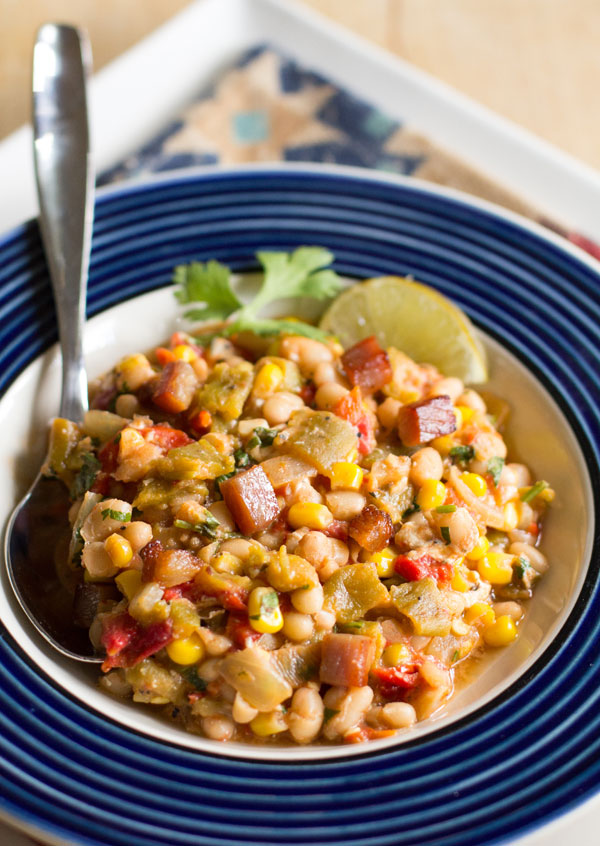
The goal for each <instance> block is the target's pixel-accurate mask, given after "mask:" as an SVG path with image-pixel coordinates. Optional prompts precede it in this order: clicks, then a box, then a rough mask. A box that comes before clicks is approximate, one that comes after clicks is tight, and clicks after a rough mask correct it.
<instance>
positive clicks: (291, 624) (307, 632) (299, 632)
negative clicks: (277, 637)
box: [282, 611, 315, 643]
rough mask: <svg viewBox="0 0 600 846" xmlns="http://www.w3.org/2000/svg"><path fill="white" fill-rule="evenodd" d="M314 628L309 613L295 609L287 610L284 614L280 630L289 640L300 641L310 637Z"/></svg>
mask: <svg viewBox="0 0 600 846" xmlns="http://www.w3.org/2000/svg"><path fill="white" fill-rule="evenodd" d="M314 630H315V627H314V623H313V619H312V617H311V616H310V614H300V613H299V612H297V611H288V612H287V613H286V614H284V617H283V629H282V631H283V633H284V635H285V636H286V637H287V638H288V639H289V640H294V641H296V642H297V643H302V641H304V640H308V639H309V638H310V637H312V634H313V632H314Z"/></svg>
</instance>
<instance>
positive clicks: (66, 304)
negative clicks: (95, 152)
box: [5, 24, 102, 662]
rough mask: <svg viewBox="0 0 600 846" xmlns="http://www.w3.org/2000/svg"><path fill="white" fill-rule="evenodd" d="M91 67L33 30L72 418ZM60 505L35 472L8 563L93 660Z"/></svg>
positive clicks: (46, 620)
mask: <svg viewBox="0 0 600 846" xmlns="http://www.w3.org/2000/svg"><path fill="white" fill-rule="evenodd" d="M90 68H91V50H90V46H89V43H88V41H87V38H86V36H85V35H84V34H83V33H81V32H79V31H78V30H77V29H75V28H74V27H71V26H63V25H58V24H46V25H45V26H42V27H41V29H40V30H39V32H38V35H37V39H36V43H35V47H34V53H33V134H34V146H33V154H34V161H35V170H36V179H37V189H38V198H39V204H40V228H41V233H42V241H43V243H44V249H45V252H46V258H47V261H48V267H49V270H50V277H51V281H52V288H53V292H54V300H55V305H56V313H57V318H58V333H59V338H60V347H61V353H62V365H63V371H62V393H61V401H60V411H59V416H60V417H67V418H68V419H70V420H74V421H76V422H81V421H82V420H83V415H84V413H85V411H86V410H87V407H88V405H87V403H88V400H87V378H86V373H85V366H84V361H83V345H82V336H83V323H84V320H85V300H86V288H87V272H88V264H89V254H90V245H91V235H92V221H93V212H94V171H93V167H92V163H91V155H90V143H89V128H88V118H87V98H86V79H87V77H88V75H89V72H90ZM68 508H69V497H68V492H67V490H66V487H65V485H64V484H63V483H62V482H60V481H58V480H53V479H48V478H44V477H42V476H41V475H39V474H38V476H37V478H36V479H35V481H34V483H33V485H32V486H31V488H30V489H29V491H28V493H27V494H26V495H25V497H24V499H23V500H21V502H20V503H19V505H18V506H17V507H16V509H15V510H14V512H13V514H12V516H11V519H10V521H9V524H8V527H7V531H6V538H5V557H6V566H7V570H8V576H9V579H10V582H11V585H12V587H13V590H14V592H15V594H16V597H17V599H18V601H19V603H20V604H21V607H22V608H23V610H24V611H25V613H26V614H27V616H28V617H29V619H30V621H31V622H32V623H33V625H34V626H35V627H36V629H37V630H38V632H39V633H40V634H41V635H43V637H44V638H45V639H46V640H47V641H48V642H49V643H50V644H52V646H54V647H55V648H56V649H58V650H59V651H60V652H62V653H63V655H67V656H68V657H70V658H76V659H77V660H79V661H87V662H98V661H101V660H102V656H100V655H97V654H96V653H95V650H94V647H93V646H92V643H91V642H90V639H89V636H88V632H87V631H86V629H85V628H82V627H81V626H77V625H75V623H74V622H73V619H74V615H73V596H74V591H75V587H76V585H75V581H73V583H71V584H69V579H68V578H65V575H64V573H63V574H61V575H59V573H58V572H57V567H56V565H55V555H57V552H58V550H57V545H59V543H60V535H61V533H62V534H64V533H65V531H67V532H68V529H69V523H68V519H67V512H68ZM59 557H60V553H58V555H57V558H59Z"/></svg>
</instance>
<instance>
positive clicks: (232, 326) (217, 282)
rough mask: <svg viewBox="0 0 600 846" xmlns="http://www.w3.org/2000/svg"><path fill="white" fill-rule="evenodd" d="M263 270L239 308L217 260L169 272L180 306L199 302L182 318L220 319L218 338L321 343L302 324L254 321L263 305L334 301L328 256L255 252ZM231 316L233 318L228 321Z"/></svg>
mask: <svg viewBox="0 0 600 846" xmlns="http://www.w3.org/2000/svg"><path fill="white" fill-rule="evenodd" d="M256 256H257V258H258V260H259V262H260V263H261V265H262V267H263V270H264V277H263V280H262V283H261V286H260V288H259V290H258V293H257V294H256V296H255V297H254V299H253V300H252V301H251V302H250V303H248V304H247V305H242V303H241V302H240V301H239V300H238V298H237V297H236V295H235V294H234V293H233V291H232V289H231V275H230V271H229V269H228V268H227V267H225V265H222V264H220V263H219V262H218V261H214V260H213V261H208V262H206V263H204V264H203V263H201V262H192V263H191V264H189V265H181V266H179V267H176V268H175V271H174V275H173V281H174V283H175V284H176V285H178V286H179V290H177V291H176V293H175V296H176V297H177V299H178V300H179V302H180V303H182V304H184V305H185V304H187V303H192V302H194V303H195V302H200V303H203V305H202V306H201V307H200V308H193V309H189V310H188V311H186V312H185V317H188V318H190V319H192V320H226V319H227V318H230V320H229V322H228V324H227V326H225V327H223V330H222V332H221V334H223V335H226V336H231V335H235V334H238V333H239V332H244V331H250V332H253V333H254V334H255V335H261V336H271V335H279V334H281V333H287V334H290V335H304V336H305V337H307V338H314V339H315V340H318V341H324V340H325V339H326V338H327V333H325V332H323V331H322V330H321V329H317V328H316V327H315V326H311V325H310V324H308V323H305V322H303V321H295V320H275V319H271V318H260V317H259V314H260V312H261V310H262V309H263V308H264V307H265V306H267V305H269V303H272V302H276V301H278V300H283V299H289V298H294V297H312V298H313V299H317V300H322V299H327V298H329V297H333V296H335V295H336V294H337V293H338V292H339V291H340V290H341V288H342V283H341V281H340V278H339V276H338V275H337V273H335V271H333V270H331V269H330V268H328V265H329V264H331V262H332V261H333V255H332V253H330V252H329V250H326V249H324V248H323V247H298V248H297V249H296V250H294V251H293V252H291V253H284V252H259V253H257V254H256ZM232 317H233V319H231V318H232Z"/></svg>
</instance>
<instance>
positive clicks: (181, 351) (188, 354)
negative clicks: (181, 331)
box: [173, 344, 198, 364]
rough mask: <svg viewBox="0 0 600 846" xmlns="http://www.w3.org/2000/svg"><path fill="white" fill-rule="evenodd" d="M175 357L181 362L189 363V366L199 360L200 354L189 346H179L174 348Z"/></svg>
mask: <svg viewBox="0 0 600 846" xmlns="http://www.w3.org/2000/svg"><path fill="white" fill-rule="evenodd" d="M173 355H174V356H175V358H176V359H178V360H179V361H187V362H188V364H191V362H192V361H195V360H196V359H197V358H198V353H197V352H196V350H195V349H194V348H193V347H190V345H189V344H177V346H176V347H173Z"/></svg>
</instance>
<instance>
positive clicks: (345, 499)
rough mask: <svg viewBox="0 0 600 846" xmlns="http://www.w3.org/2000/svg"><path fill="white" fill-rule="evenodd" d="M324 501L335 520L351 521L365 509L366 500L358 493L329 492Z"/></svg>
mask: <svg viewBox="0 0 600 846" xmlns="http://www.w3.org/2000/svg"><path fill="white" fill-rule="evenodd" d="M325 501H326V502H327V507H328V508H329V510H330V511H331V513H332V514H333V516H334V517H335V519H336V520H352V518H353V517H356V515H357V514H360V512H361V511H362V510H363V508H364V507H365V503H366V498H365V497H364V496H363V495H362V494H361V493H359V492H358V491H330V492H329V493H328V494H326V495H325Z"/></svg>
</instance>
